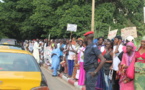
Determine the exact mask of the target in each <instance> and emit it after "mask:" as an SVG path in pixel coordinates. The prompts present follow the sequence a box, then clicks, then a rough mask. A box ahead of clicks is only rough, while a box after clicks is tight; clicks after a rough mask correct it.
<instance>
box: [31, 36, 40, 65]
mask: <svg viewBox="0 0 145 90" xmlns="http://www.w3.org/2000/svg"><path fill="white" fill-rule="evenodd" d="M40 48H41V47H40V46H39V39H36V41H35V43H34V47H33V56H34V58H35V59H36V60H37V63H39V61H40V57H39V49H40Z"/></svg>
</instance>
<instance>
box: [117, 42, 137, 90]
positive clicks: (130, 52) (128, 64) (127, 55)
mask: <svg viewBox="0 0 145 90" xmlns="http://www.w3.org/2000/svg"><path fill="white" fill-rule="evenodd" d="M135 49H136V47H135V46H134V44H133V43H132V42H128V43H127V45H126V46H125V47H124V48H123V56H122V61H121V63H120V65H119V71H118V72H117V74H118V77H119V85H120V90H134V81H133V79H134V78H132V77H130V75H129V74H131V73H129V72H128V71H131V70H133V72H134V69H133V67H134V65H133V67H132V64H133V63H134V62H135Z"/></svg>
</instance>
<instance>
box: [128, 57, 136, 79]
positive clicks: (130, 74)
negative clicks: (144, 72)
mask: <svg viewBox="0 0 145 90" xmlns="http://www.w3.org/2000/svg"><path fill="white" fill-rule="evenodd" d="M134 65H135V56H134V57H133V60H132V62H131V64H130V65H129V67H128V68H127V69H126V76H127V77H128V78H130V79H134V74H135V67H134Z"/></svg>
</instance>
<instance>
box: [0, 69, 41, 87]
mask: <svg viewBox="0 0 145 90" xmlns="http://www.w3.org/2000/svg"><path fill="white" fill-rule="evenodd" d="M40 82H41V72H9V71H0V90H31V89H32V88H34V87H38V86H40Z"/></svg>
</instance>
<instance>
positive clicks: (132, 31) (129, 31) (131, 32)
mask: <svg viewBox="0 0 145 90" xmlns="http://www.w3.org/2000/svg"><path fill="white" fill-rule="evenodd" d="M121 36H122V38H123V39H126V38H127V37H128V36H133V37H134V38H136V37H137V30H136V27H126V28H123V29H121Z"/></svg>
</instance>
